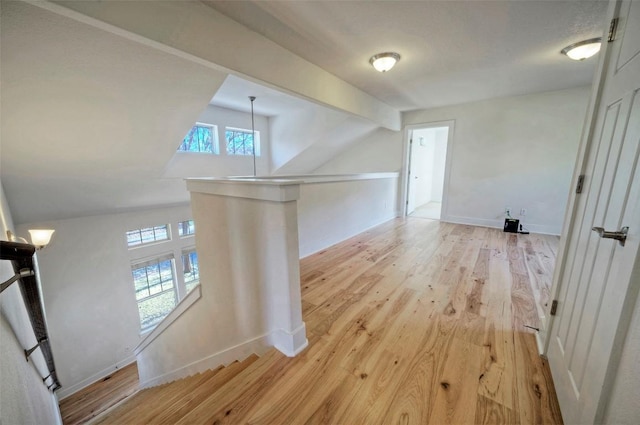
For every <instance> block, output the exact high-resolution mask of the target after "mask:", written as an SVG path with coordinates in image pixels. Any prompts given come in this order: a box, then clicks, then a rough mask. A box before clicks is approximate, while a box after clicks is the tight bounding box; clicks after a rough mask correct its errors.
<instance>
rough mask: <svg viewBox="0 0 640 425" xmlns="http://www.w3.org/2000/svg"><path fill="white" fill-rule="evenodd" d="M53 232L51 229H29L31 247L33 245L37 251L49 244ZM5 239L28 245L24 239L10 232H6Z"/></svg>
mask: <svg viewBox="0 0 640 425" xmlns="http://www.w3.org/2000/svg"><path fill="white" fill-rule="evenodd" d="M53 232H55V230H52V229H29V234H30V235H31V245H34V246H35V247H36V249H37V250H41V249H42V248H44V247H45V246H47V245H49V242H51V236H52V235H53ZM7 239H8V240H9V241H10V242H17V241H18V240H22V241H23V242H24V243H27V244H28V243H29V242H28V241H27V240H26V239H25V238H22V237H20V236H16V235H14V234H13V232H12V231H11V230H7Z"/></svg>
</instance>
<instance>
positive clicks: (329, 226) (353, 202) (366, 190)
mask: <svg viewBox="0 0 640 425" xmlns="http://www.w3.org/2000/svg"><path fill="white" fill-rule="evenodd" d="M397 195H398V175H397V173H394V175H392V176H388V177H385V178H372V179H367V180H353V181H338V182H329V183H313V182H310V183H305V184H303V185H301V186H300V199H299V200H298V229H299V230H298V233H299V239H300V257H301V258H302V257H306V256H308V255H310V254H313V253H314V252H317V251H320V250H322V249H324V248H327V247H329V246H331V245H334V244H336V243H338V242H341V241H343V240H345V239H348V238H350V237H352V236H355V235H357V234H358V233H361V232H364V231H365V230H367V229H369V228H371V227H373V226H377V225H378V224H381V223H383V222H385V221H387V220H390V219H392V218H394V217H396V215H397V210H396V200H397Z"/></svg>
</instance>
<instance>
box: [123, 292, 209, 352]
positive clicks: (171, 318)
mask: <svg viewBox="0 0 640 425" xmlns="http://www.w3.org/2000/svg"><path fill="white" fill-rule="evenodd" d="M201 296H202V292H201V290H200V285H196V287H195V288H193V290H191V292H189V293H188V294H187V296H186V297H184V298H183V299H182V301H180V302H179V303H178V305H177V306H175V308H174V309H173V310H171V312H170V313H169V314H167V315H166V316H165V317H164V319H162V320H161V321H160V322H159V323H158V324H157V325H156V327H155V328H153V329H152V330H151V331H150V332H149V333H147V334H146V335H145V336H144V337H143V338H142V341H140V343H139V344H138V345H137V346H136V348H134V349H133V352H134V353H135V355H136V356H137V355H138V354H140V352H141V351H142V350H144V349H145V348H146V347H147V346H148V345H149V344H151V342H152V341H153V340H154V339H156V338H157V337H158V336H160V334H162V333H163V332H164V331H165V329H167V328H168V327H169V326H171V324H172V323H173V322H175V321H176V320H177V319H178V317H180V316H182V313H184V312H185V311H187V310H189V308H190V307H191V306H192V305H193V304H195V302H196V301H198V300H199V299H200V297H201Z"/></svg>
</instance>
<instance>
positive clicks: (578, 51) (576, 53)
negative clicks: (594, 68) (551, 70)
mask: <svg viewBox="0 0 640 425" xmlns="http://www.w3.org/2000/svg"><path fill="white" fill-rule="evenodd" d="M601 44H602V39H601V38H600V37H596V38H591V39H589V40H584V41H579V42H577V43H573V44H572V45H571V46H567V47H565V48H564V49H562V51H561V52H560V53H562V54H563V55H567V56H568V57H569V59H573V60H574V61H581V60H585V59H587V58H590V57H591V56H593V55H595V54H596V53H598V52H599V51H600V45H601Z"/></svg>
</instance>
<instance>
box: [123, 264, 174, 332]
mask: <svg viewBox="0 0 640 425" xmlns="http://www.w3.org/2000/svg"><path fill="white" fill-rule="evenodd" d="M131 272H132V274H133V283H134V287H135V291H136V300H137V301H138V310H139V312H140V323H141V325H142V330H145V329H146V328H149V327H150V326H153V325H154V324H156V323H157V322H158V321H160V320H161V319H162V318H163V317H164V316H166V315H167V314H168V313H169V312H170V311H171V310H172V309H173V308H174V307H175V305H176V293H175V290H174V286H175V285H174V279H173V260H172V259H166V260H158V261H152V262H149V263H145V264H141V265H138V266H133V267H132V269H131Z"/></svg>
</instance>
